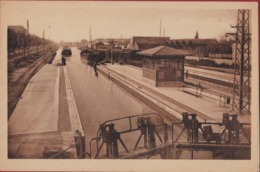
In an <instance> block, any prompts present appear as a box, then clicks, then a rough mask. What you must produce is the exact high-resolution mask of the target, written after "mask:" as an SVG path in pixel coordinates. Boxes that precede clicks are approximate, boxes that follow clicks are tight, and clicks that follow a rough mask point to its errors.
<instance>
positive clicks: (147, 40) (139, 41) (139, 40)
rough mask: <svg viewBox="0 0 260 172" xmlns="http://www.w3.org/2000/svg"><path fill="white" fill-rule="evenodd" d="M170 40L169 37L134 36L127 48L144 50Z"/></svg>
mask: <svg viewBox="0 0 260 172" xmlns="http://www.w3.org/2000/svg"><path fill="white" fill-rule="evenodd" d="M169 40H170V37H143V36H134V37H133V38H132V39H131V40H130V44H129V47H128V48H129V49H130V50H146V49H150V48H154V47H157V46H160V45H164V44H165V43H166V42H167V41H169Z"/></svg>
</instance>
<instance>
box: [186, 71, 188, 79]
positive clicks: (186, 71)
mask: <svg viewBox="0 0 260 172" xmlns="http://www.w3.org/2000/svg"><path fill="white" fill-rule="evenodd" d="M188 77H189V71H188V70H186V79H187V78H188Z"/></svg>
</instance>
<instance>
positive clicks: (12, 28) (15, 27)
mask: <svg viewBox="0 0 260 172" xmlns="http://www.w3.org/2000/svg"><path fill="white" fill-rule="evenodd" d="M8 29H11V30H13V31H14V32H16V33H18V32H19V33H25V32H26V29H25V28H24V27H23V26H20V25H18V26H8Z"/></svg>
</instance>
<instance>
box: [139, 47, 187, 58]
mask: <svg viewBox="0 0 260 172" xmlns="http://www.w3.org/2000/svg"><path fill="white" fill-rule="evenodd" d="M137 54H139V55H143V56H151V57H153V56H189V55H191V54H190V53H188V52H187V51H183V50H178V49H175V48H171V47H168V46H158V47H154V48H151V49H148V50H143V51H140V52H138V53H137Z"/></svg>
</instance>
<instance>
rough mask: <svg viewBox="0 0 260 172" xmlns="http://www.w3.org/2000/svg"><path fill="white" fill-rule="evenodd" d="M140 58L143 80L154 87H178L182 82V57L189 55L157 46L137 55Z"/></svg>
mask: <svg viewBox="0 0 260 172" xmlns="http://www.w3.org/2000/svg"><path fill="white" fill-rule="evenodd" d="M137 54H138V55H141V56H142V66H143V79H144V80H145V81H146V82H149V83H150V84H152V85H154V86H156V87H157V86H158V87H160V86H164V87H167V86H178V85H180V83H181V82H183V81H184V57H185V56H188V55H190V53H188V52H186V51H183V50H178V49H175V48H171V47H168V46H158V47H154V48H151V49H147V50H144V51H140V52H138V53H137Z"/></svg>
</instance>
